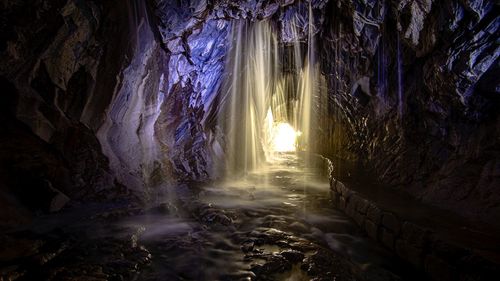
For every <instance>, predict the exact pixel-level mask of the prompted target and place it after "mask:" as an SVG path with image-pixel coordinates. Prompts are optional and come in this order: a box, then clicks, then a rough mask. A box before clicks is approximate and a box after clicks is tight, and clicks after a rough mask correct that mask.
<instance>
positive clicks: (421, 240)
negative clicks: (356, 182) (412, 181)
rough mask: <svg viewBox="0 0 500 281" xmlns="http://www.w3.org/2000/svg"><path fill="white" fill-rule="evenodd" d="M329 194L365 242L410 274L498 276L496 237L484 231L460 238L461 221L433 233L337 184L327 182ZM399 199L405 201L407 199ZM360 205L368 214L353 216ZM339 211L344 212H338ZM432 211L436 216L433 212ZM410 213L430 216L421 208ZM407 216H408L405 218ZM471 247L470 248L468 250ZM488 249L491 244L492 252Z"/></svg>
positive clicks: (465, 277)
mask: <svg viewBox="0 0 500 281" xmlns="http://www.w3.org/2000/svg"><path fill="white" fill-rule="evenodd" d="M326 161H327V162H331V161H330V160H326ZM328 164H329V165H330V164H331V163H328ZM330 176H332V174H331V175H330ZM339 186H342V189H341V190H342V192H344V193H345V194H349V197H347V198H344V197H343V196H342V195H340V191H341V190H340V189H339V188H338V187H339ZM330 192H331V193H332V196H333V197H336V198H338V199H339V200H338V202H337V201H334V204H336V205H335V206H336V207H337V208H338V209H340V210H342V211H343V212H344V213H345V214H347V215H348V216H349V217H350V218H351V219H353V220H354V221H355V222H356V223H357V224H358V225H359V226H360V227H361V229H363V230H364V231H365V232H366V234H367V235H368V237H370V238H371V239H373V240H375V241H377V242H379V243H381V244H382V245H383V246H385V247H386V248H387V249H388V250H391V251H394V252H395V253H396V254H397V255H398V256H399V257H400V258H401V259H403V260H405V261H406V262H408V263H409V264H411V265H412V266H413V267H414V268H416V269H418V270H422V271H423V272H425V274H427V275H428V277H429V278H430V279H431V280H440V281H441V280H489V279H490V277H491V276H496V275H498V274H499V272H498V268H499V267H498V260H497V259H496V255H497V250H496V249H497V247H496V246H495V243H496V242H494V241H493V240H495V239H496V236H495V235H494V234H491V233H487V230H483V231H486V232H485V233H486V234H485V235H484V234H481V235H480V236H478V237H476V236H475V234H477V233H479V232H477V231H475V230H473V231H471V232H467V233H462V232H460V231H459V229H458V228H465V229H467V227H463V226H462V225H461V223H462V222H463V221H462V220H463V218H462V217H460V218H461V220H460V221H459V222H458V226H455V227H457V229H455V228H453V227H452V228H451V229H450V230H447V231H443V229H434V228H432V227H433V226H432V223H431V225H428V222H426V220H418V218H417V220H418V222H417V221H415V217H413V218H412V219H408V218H406V219H405V218H404V217H402V215H401V214H400V215H398V216H396V215H394V208H396V209H397V208H398V207H394V206H390V207H388V206H387V205H384V204H381V203H380V202H378V201H377V200H374V199H373V198H372V197H370V196H369V195H367V194H365V193H363V192H359V191H358V190H351V187H350V186H349V185H347V184H341V183H340V181H338V180H336V179H330ZM400 196H401V197H405V198H407V199H408V197H407V196H406V195H400ZM394 198H396V197H394ZM359 202H365V203H366V205H367V209H366V213H361V212H359V211H357V209H356V206H359ZM419 204H421V203H419ZM342 205H345V208H341V206H342ZM422 206H423V204H422ZM422 206H421V207H422ZM400 207H401V206H399V208H400ZM391 208H393V209H391ZM433 210H434V211H436V209H435V208H433ZM414 211H415V212H417V213H427V214H429V213H430V212H423V209H419V208H417V209H416V210H414ZM439 211H441V212H442V210H439ZM403 213H404V212H403ZM405 214H406V215H408V212H406V213H405ZM410 216H411V215H410ZM455 223H456V222H455ZM449 226H450V225H449ZM434 227H435V226H434ZM460 230H461V229H460ZM490 230H491V229H490ZM483 235H484V236H483ZM482 239H484V240H485V241H482ZM491 239H493V240H491ZM471 241H474V242H472V244H471ZM489 243H492V244H491V245H492V246H491V247H492V248H491V247H490V244H489ZM485 245H487V246H485ZM457 278H459V279H457Z"/></svg>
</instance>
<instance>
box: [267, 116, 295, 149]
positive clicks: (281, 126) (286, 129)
mask: <svg viewBox="0 0 500 281" xmlns="http://www.w3.org/2000/svg"><path fill="white" fill-rule="evenodd" d="M299 135H300V132H296V131H295V130H294V129H293V127H292V126H291V125H290V124H288V123H274V124H273V135H272V140H273V150H274V151H276V152H290V151H295V149H296V142H297V137H298V136H299Z"/></svg>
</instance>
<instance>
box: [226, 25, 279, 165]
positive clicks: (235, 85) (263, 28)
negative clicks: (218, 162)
mask: <svg viewBox="0 0 500 281" xmlns="http://www.w3.org/2000/svg"><path fill="white" fill-rule="evenodd" d="M230 36H231V40H232V48H231V53H230V55H229V58H228V61H227V62H226V65H227V66H228V68H229V69H228V71H229V73H227V75H228V77H230V79H229V81H227V82H229V83H226V84H227V85H226V86H225V88H226V91H227V95H226V100H225V106H226V112H227V114H226V116H225V117H224V120H222V123H223V127H224V128H225V131H226V134H227V138H228V139H227V141H228V143H227V148H226V149H227V152H226V153H227V163H226V164H227V168H228V172H230V173H234V172H239V171H248V170H252V169H254V168H256V167H258V166H259V165H260V164H261V163H263V162H265V160H266V159H265V150H264V144H265V143H266V142H267V141H266V138H267V136H266V134H265V132H266V122H265V119H266V115H267V112H268V108H269V105H270V96H271V94H272V89H273V86H274V81H275V77H276V73H277V67H278V65H279V64H278V61H277V48H278V47H277V40H276V36H275V35H274V33H273V32H272V30H271V26H270V25H269V23H267V22H265V21H263V22H255V23H251V22H247V21H244V20H241V21H237V22H235V23H234V24H233V27H232V31H231V34H230Z"/></svg>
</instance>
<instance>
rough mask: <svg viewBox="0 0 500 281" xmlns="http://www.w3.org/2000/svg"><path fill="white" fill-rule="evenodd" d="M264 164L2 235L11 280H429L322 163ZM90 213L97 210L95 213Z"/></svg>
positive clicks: (283, 159) (285, 157)
mask: <svg viewBox="0 0 500 281" xmlns="http://www.w3.org/2000/svg"><path fill="white" fill-rule="evenodd" d="M302 163H303V161H302V160H301V159H299V158H297V156H296V155H295V154H282V155H279V156H278V157H277V159H275V161H274V162H273V163H271V164H269V165H268V166H266V167H264V168H263V169H261V170H259V171H255V172H253V173H249V174H247V175H245V176H241V177H238V178H237V179H234V180H228V181H225V182H219V183H211V184H207V185H205V186H201V187H193V186H188V185H180V186H177V187H176V188H175V192H172V189H170V192H167V193H168V194H165V195H163V196H162V195H158V196H157V200H156V202H155V204H152V206H149V207H143V206H141V207H139V206H135V205H133V204H130V203H128V202H122V203H115V204H106V205H87V206H85V207H82V208H80V209H75V210H73V211H70V212H66V213H61V214H59V215H55V216H54V215H52V216H47V217H40V218H39V219H38V221H36V222H35V223H34V224H33V226H32V227H31V228H30V229H27V230H22V231H16V232H10V233H4V234H2V239H1V241H2V245H0V246H1V248H2V249H0V253H1V254H0V259H1V262H2V263H1V264H2V265H1V269H0V270H1V271H0V272H1V276H2V278H3V280H416V279H419V280H421V278H422V277H421V276H418V274H415V272H413V271H412V270H411V269H410V268H409V267H408V266H407V265H405V264H404V263H403V262H401V261H400V260H398V259H397V258H396V257H395V256H393V255H392V254H391V253H389V252H386V251H385V250H383V249H382V248H380V247H379V246H377V245H376V243H374V242H372V241H370V240H369V238H367V237H365V236H364V234H363V233H362V232H361V231H360V230H359V229H358V228H357V226H356V225H355V223H353V222H352V221H351V220H349V219H348V218H347V217H346V216H345V215H344V214H342V213H341V212H339V211H337V210H335V209H334V208H333V207H331V206H332V204H330V202H329V201H330V200H331V199H330V194H329V185H328V181H327V179H323V178H322V177H321V171H320V168H314V167H306V166H304V165H303V164H302ZM89 214H92V215H89Z"/></svg>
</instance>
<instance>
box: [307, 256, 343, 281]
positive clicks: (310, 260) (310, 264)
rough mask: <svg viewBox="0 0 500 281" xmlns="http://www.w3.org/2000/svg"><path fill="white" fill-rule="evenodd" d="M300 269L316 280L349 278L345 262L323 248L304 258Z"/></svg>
mask: <svg viewBox="0 0 500 281" xmlns="http://www.w3.org/2000/svg"><path fill="white" fill-rule="evenodd" d="M301 269H303V270H304V271H306V272H307V274H308V275H309V276H312V277H314V276H316V278H318V280H328V279H329V280H334V279H335V280H349V279H346V278H347V276H349V274H348V271H347V267H346V264H344V263H343V262H342V261H341V260H340V259H339V258H338V257H335V256H334V255H333V254H332V253H329V252H327V251H325V250H318V251H317V252H315V253H314V254H312V255H311V256H309V257H307V258H306V259H304V261H303V263H302V265H301Z"/></svg>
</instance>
